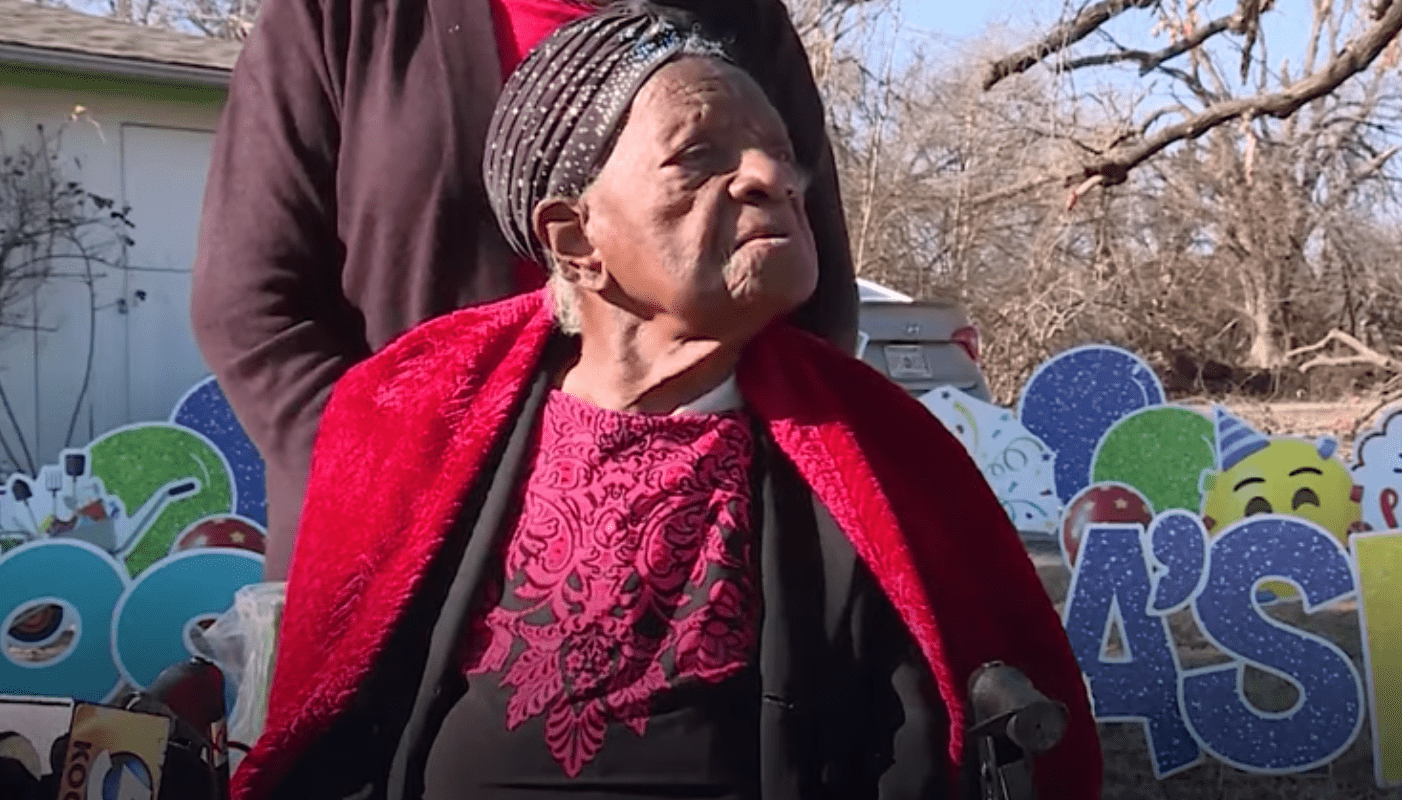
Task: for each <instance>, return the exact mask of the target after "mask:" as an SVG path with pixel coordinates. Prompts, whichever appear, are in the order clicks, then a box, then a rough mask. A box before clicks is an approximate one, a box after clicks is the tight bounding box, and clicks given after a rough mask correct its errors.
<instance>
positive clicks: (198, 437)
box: [0, 379, 267, 708]
mask: <svg viewBox="0 0 1402 800" xmlns="http://www.w3.org/2000/svg"><path fill="white" fill-rule="evenodd" d="M266 519H267V511H266V495H265V487H264V483H263V464H262V461H261V460H260V459H259V457H258V455H257V452H256V451H255V450H254V448H253V445H252V443H251V442H249V440H248V437H247V436H246V434H245V433H244V431H243V429H242V428H241V427H240V426H239V424H238V422H237V421H236V420H235V419H234V416H233V413H232V412H231V411H230V409H229V406H228V403H227V401H226V400H225V398H224V395H223V393H222V392H220V390H219V387H218V386H217V385H216V384H215V383H214V381H213V379H208V380H206V381H204V382H202V383H200V384H199V385H197V386H195V387H194V388H193V389H191V390H190V391H189V392H188V393H187V394H186V395H185V396H184V397H183V398H182V399H181V400H180V401H179V402H178V403H177V404H176V407H175V409H174V410H173V412H172V413H171V416H170V419H169V420H167V421H164V422H148V423H138V424H134V425H127V426H124V427H121V428H118V429H116V430H113V431H109V432H107V433H105V434H103V435H102V436H100V437H98V438H97V439H95V440H94V441H92V442H91V443H89V444H88V445H87V446H86V447H83V448H80V449H74V450H68V451H65V452H63V453H62V454H60V456H59V459H58V463H56V464H52V465H46V466H44V467H43V468H41V469H40V470H39V473H38V474H37V475H25V474H16V475H11V476H9V478H8V479H6V480H5V481H4V483H3V485H0V694H15V695H46V696H54V697H70V698H75V699H78V700H85V701H89V702H103V701H106V700H110V699H112V698H113V697H114V696H115V695H116V694H118V693H119V692H120V691H121V690H122V689H123V688H124V687H134V688H145V687H146V686H148V685H150V683H151V682H152V681H153V680H154V679H155V678H156V676H157V675H158V674H159V673H160V672H161V671H162V670H163V669H165V668H166V667H168V666H170V665H172V664H176V663H179V662H181V661H184V660H186V659H188V658H190V657H191V656H192V655H195V654H198V652H199V649H198V648H197V647H196V645H195V642H194V639H195V637H196V636H197V634H198V632H199V631H200V630H202V629H203V628H205V627H206V626H207V625H208V624H209V623H211V622H212V621H213V620H214V619H216V618H217V617H218V616H219V615H220V614H222V613H223V612H224V611H225V610H227V609H228V608H229V607H230V606H232V605H233V602H234V593H235V592H236V591H237V590H238V589H240V588H241V587H243V586H245V585H247V584H251V583H255V582H257V581H260V580H261V579H262V572H263V555H262V553H263V544H264V538H265V530H264V526H265V524H266ZM226 699H227V700H228V705H229V707H230V708H232V707H233V700H234V697H233V689H232V686H231V687H230V692H229V696H228V697H227V698H226Z"/></svg>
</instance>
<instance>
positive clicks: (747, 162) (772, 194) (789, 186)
mask: <svg viewBox="0 0 1402 800" xmlns="http://www.w3.org/2000/svg"><path fill="white" fill-rule="evenodd" d="M799 185H800V179H799V174H798V169H797V168H796V167H795V166H794V164H793V162H792V161H791V160H789V159H787V158H782V157H779V156H776V155H774V154H772V153H769V152H766V151H765V150H762V149H760V148H751V149H749V150H746V151H744V152H743V153H741V155H740V167H739V169H738V170H737V171H736V175H735V180H734V181H733V182H732V183H731V193H732V195H733V196H734V197H735V199H736V200H739V201H741V202H745V203H778V202H784V201H787V200H789V199H791V198H793V197H794V196H795V195H797V194H798V193H799Z"/></svg>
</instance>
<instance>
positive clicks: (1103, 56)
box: [984, 17, 1235, 88]
mask: <svg viewBox="0 0 1402 800" xmlns="http://www.w3.org/2000/svg"><path fill="white" fill-rule="evenodd" d="M1234 18H1235V17H1222V18H1220V19H1215V20H1213V21H1211V22H1209V23H1207V24H1206V25H1203V26H1202V27H1200V28H1198V29H1197V30H1195V31H1193V32H1192V33H1191V34H1189V35H1188V36H1187V37H1186V38H1184V39H1180V40H1179V41H1177V42H1174V43H1173V44H1171V45H1169V46H1168V47H1165V48H1163V49H1162V50H1155V51H1154V52H1152V53H1151V52H1149V51H1147V50H1129V49H1124V48H1121V49H1120V50H1118V51H1116V52H1113V53H1100V54H1098V55H1093V56H1084V57H1082V58H1073V59H1071V60H1070V61H1067V62H1066V63H1064V64H1058V65H1056V66H1055V67H1053V71H1054V72H1070V71H1072V70H1076V69H1085V68H1086V67H1101V66H1106V65H1109V64H1120V63H1123V62H1126V61H1133V62H1134V63H1136V64H1138V65H1139V74H1140V75H1148V74H1149V73H1150V72H1153V71H1154V70H1156V69H1159V68H1160V67H1162V66H1163V65H1164V63H1165V62H1168V61H1171V60H1172V59H1175V58H1177V57H1178V56H1181V55H1183V54H1184V53H1186V52H1188V51H1189V50H1192V49H1193V48H1195V47H1198V46H1199V45H1201V44H1202V43H1203V42H1205V41H1207V40H1208V39H1211V38H1212V37H1213V36H1216V35H1217V34H1219V33H1223V32H1225V31H1228V30H1231V27H1232V21H1233V19H1234ZM1030 66H1031V65H1029V68H1030ZM1174 73H1175V75H1174V77H1178V76H1179V75H1181V73H1178V71H1177V70H1174ZM1005 77H1006V76H1005ZM984 88H988V87H984Z"/></svg>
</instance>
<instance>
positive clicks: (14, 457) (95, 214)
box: [0, 125, 132, 474]
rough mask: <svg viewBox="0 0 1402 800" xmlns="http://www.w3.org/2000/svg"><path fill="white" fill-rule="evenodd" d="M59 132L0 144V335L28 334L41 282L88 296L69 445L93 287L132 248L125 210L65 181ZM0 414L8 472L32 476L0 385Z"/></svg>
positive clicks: (92, 317)
mask: <svg viewBox="0 0 1402 800" xmlns="http://www.w3.org/2000/svg"><path fill="white" fill-rule="evenodd" d="M62 144H63V129H62V128H59V129H58V130H56V131H49V130H46V129H45V128H44V127H43V126H42V125H41V126H38V127H37V128H36V132H35V136H34V137H33V139H32V141H30V142H28V143H20V144H17V145H11V144H10V143H8V142H6V141H5V140H4V138H3V137H0V335H4V334H5V333H6V332H13V331H16V330H33V329H34V325H35V323H34V322H33V320H34V318H35V315H34V313H33V308H34V306H33V303H34V298H35V295H36V293H37V292H38V291H39V289H40V288H41V287H42V286H43V285H44V284H45V283H48V282H51V281H58V280H66V281H76V282H78V283H81V284H82V285H84V286H85V287H86V288H87V292H88V297H89V301H90V302H89V308H88V311H89V314H88V323H89V324H88V347H87V353H86V359H87V361H86V369H85V370H84V373H83V375H84V378H83V385H82V386H81V387H80V389H79V390H78V392H77V394H76V397H75V399H74V402H73V410H72V414H71V415H70V418H69V424H68V433H67V436H66V441H71V439H72V437H73V433H74V430H75V427H76V425H77V420H78V413H79V409H80V408H81V407H82V404H83V401H84V399H85V398H86V394H87V390H88V379H89V378H90V377H91V374H92V369H93V364H92V358H93V353H94V349H95V348H94V345H95V340H94V338H95V336H96V314H97V311H98V308H97V292H96V281H97V279H98V278H100V277H101V276H102V270H104V269H106V268H113V267H116V266H118V264H119V262H120V260H121V259H122V254H123V252H124V246H129V245H131V244H132V240H131V239H130V237H129V236H128V231H129V230H130V229H131V227H132V225H131V222H130V220H129V218H128V211H129V209H126V208H124V207H119V206H117V204H116V203H115V202H114V201H113V200H112V199H110V198H107V197H103V196H101V195H97V194H94V193H92V192H90V191H87V190H86V189H84V188H83V186H82V184H81V183H80V182H78V181H76V180H74V179H73V178H72V177H71V174H72V171H71V169H70V167H73V166H76V164H68V163H66V160H65V158H64V156H63V155H62ZM0 413H3V414H4V415H5V417H6V418H7V419H8V420H9V422H10V426H11V428H12V430H13V431H14V434H15V435H14V438H13V439H12V438H11V437H9V436H4V435H0V452H3V454H4V456H5V458H6V459H7V460H8V461H9V465H10V466H11V467H12V468H23V469H26V470H28V471H29V473H30V474H35V469H36V468H37V467H38V464H36V463H35V460H34V457H33V451H32V450H31V449H30V447H29V443H28V442H27V441H26V440H25V437H24V434H23V432H22V428H21V427H20V425H19V423H18V420H17V419H16V417H15V414H14V410H13V408H12V407H11V405H10V400H9V397H8V395H6V393H5V389H4V387H3V386H0Z"/></svg>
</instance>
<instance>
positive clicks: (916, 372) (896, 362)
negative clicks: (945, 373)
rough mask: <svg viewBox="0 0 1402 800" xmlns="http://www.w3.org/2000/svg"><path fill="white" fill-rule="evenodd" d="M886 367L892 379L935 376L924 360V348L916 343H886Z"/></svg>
mask: <svg viewBox="0 0 1402 800" xmlns="http://www.w3.org/2000/svg"><path fill="white" fill-rule="evenodd" d="M886 368H887V370H888V371H889V372H890V374H891V378H892V379H894V380H910V379H913V378H925V379H928V378H933V377H935V374H934V373H933V372H931V371H930V362H928V361H926V360H925V348H924V347H921V346H920V345H917V344H888V345H886Z"/></svg>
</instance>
